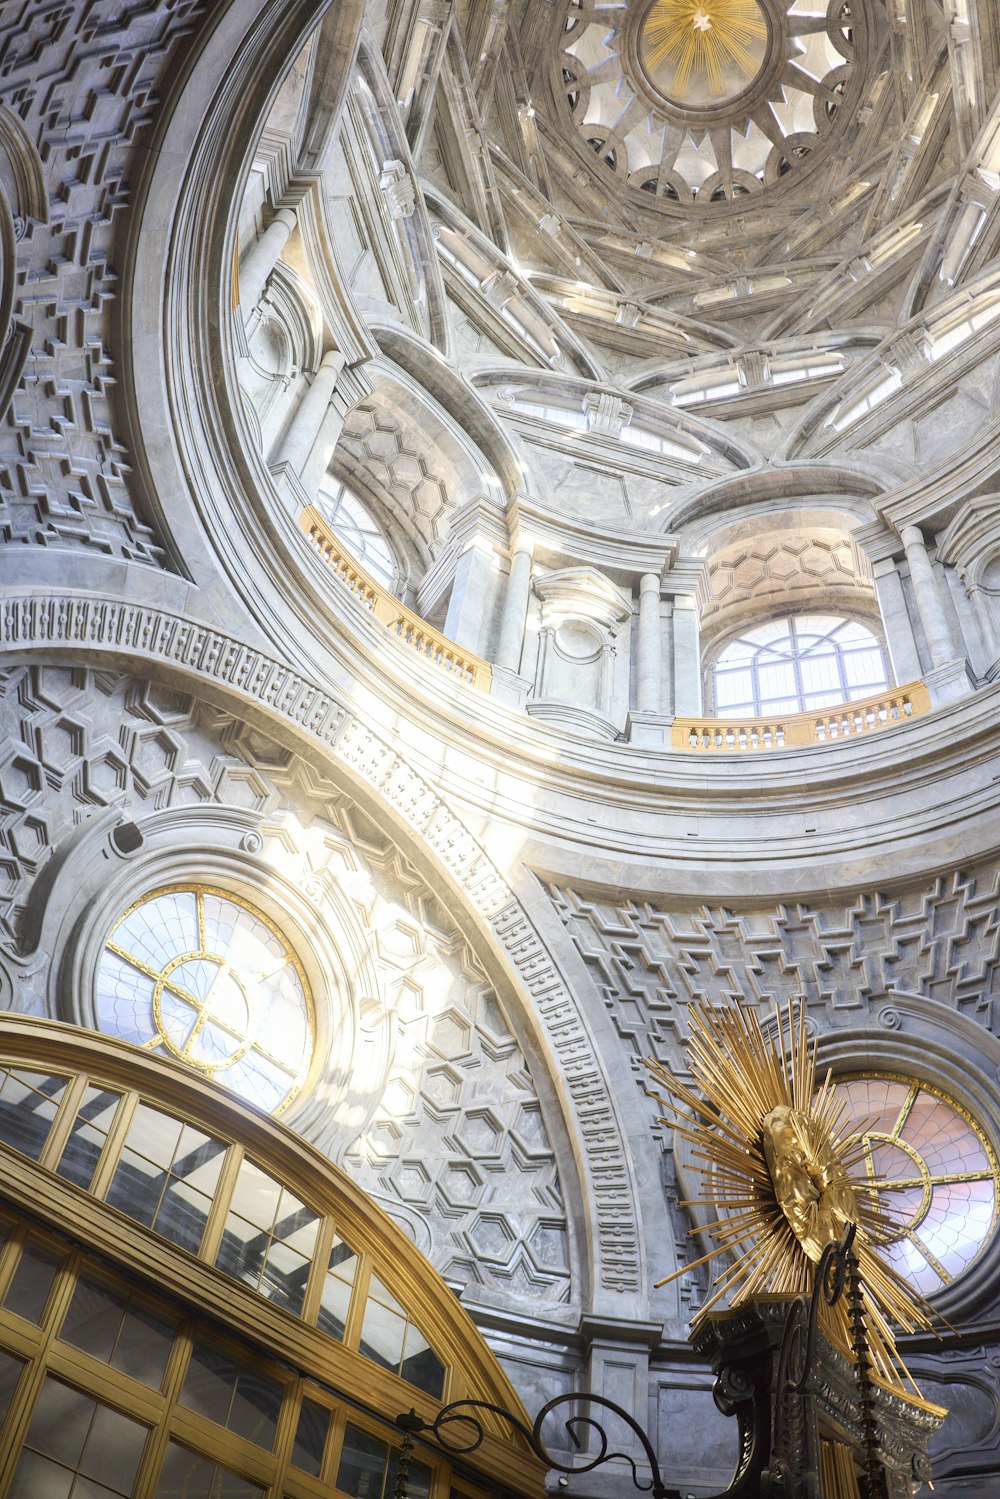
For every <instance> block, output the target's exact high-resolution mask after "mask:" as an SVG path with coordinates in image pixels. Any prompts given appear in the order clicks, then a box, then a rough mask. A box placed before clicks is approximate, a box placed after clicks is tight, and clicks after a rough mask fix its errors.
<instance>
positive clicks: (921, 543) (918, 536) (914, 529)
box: [899, 523, 927, 551]
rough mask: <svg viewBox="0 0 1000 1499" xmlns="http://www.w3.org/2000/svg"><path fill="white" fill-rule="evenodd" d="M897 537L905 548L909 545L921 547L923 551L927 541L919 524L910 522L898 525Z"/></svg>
mask: <svg viewBox="0 0 1000 1499" xmlns="http://www.w3.org/2000/svg"><path fill="white" fill-rule="evenodd" d="M899 539H900V541H901V542H902V543H903V546H904V547H906V548H907V549H909V548H910V547H923V549H924V551H926V550H927V542H926V540H925V539H924V533H923V531H921V529H920V527H919V526H915V525H913V524H912V523H911V524H910V525H906V526H900V528H899Z"/></svg>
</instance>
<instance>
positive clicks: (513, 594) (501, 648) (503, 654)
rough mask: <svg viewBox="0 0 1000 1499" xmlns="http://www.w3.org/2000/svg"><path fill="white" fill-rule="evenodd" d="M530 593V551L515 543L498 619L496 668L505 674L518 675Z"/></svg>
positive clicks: (523, 542) (528, 548)
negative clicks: (507, 672)
mask: <svg viewBox="0 0 1000 1499" xmlns="http://www.w3.org/2000/svg"><path fill="white" fill-rule="evenodd" d="M530 592H531V547H530V545H529V544H528V543H527V542H525V541H519V542H518V544H517V546H516V547H515V548H514V555H513V556H512V557H511V559H510V575H509V576H508V578H507V592H506V593H505V594H504V600H503V613H502V614H501V616H500V637H499V639H498V641H497V661H496V664H497V666H503V667H506V668H507V670H508V671H513V672H516V671H519V670H520V666H521V652H522V650H523V649H524V618H525V615H526V614H527V611H528V595H529V593H530Z"/></svg>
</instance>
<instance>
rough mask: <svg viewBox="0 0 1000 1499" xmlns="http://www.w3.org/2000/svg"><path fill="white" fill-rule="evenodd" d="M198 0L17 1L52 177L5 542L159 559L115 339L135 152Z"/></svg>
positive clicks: (33, 236) (12, 440) (2, 38)
mask: <svg viewBox="0 0 1000 1499" xmlns="http://www.w3.org/2000/svg"><path fill="white" fill-rule="evenodd" d="M201 8H202V6H201V0H157V3H138V4H131V5H129V6H121V5H119V4H118V3H117V0H87V3H83V4H63V5H48V6H9V7H7V8H6V11H5V15H4V19H3V21H2V22H0V55H2V56H3V60H4V94H5V99H6V101H7V103H8V104H9V105H10V107H11V108H12V109H13V110H14V112H15V113H16V114H17V115H18V117H19V118H20V120H21V122H22V124H23V126H24V128H25V130H26V132H27V134H28V135H29V136H30V138H31V139H32V140H33V141H34V143H35V145H36V147H37V150H38V154H39V157H40V158H41V160H42V162H43V163H44V171H45V174H46V177H47V181H48V192H49V205H48V223H47V224H42V223H40V222H38V221H37V220H36V221H29V222H26V223H25V224H24V229H23V236H22V238H21V240H20V242H19V244H18V247H17V286H16V291H15V302H14V316H15V318H17V319H19V320H21V321H23V322H25V323H28V324H30V325H31V328H32V338H31V349H30V352H29V355H28V359H27V363H26V366H25V369H24V373H23V375H22V378H21V381H20V384H19V386H18V388H17V391H16V394H15V397H14V400H13V403H12V406H11V408H10V410H9V411H8V413H7V414H6V416H5V417H4V418H3V420H2V421H0V492H2V500H0V540H2V541H11V540H13V541H17V542H21V543H24V542H29V543H33V544H35V545H43V546H44V545H49V544H52V543H55V544H57V545H59V546H68V545H71V546H84V547H92V548H95V549H97V550H99V551H100V552H102V553H103V554H105V555H112V556H119V557H126V558H132V559H134V560H138V561H141V562H146V563H154V564H159V561H160V558H161V555H162V553H161V550H160V548H159V547H158V546H157V544H156V538H155V537H154V535H153V533H152V531H151V530H150V529H149V527H148V526H146V525H144V524H143V523H142V522H141V521H140V520H139V519H138V517H137V515H136V513H135V509H134V507H133V503H132V499H131V497H130V495H129V492H128V489H127V476H128V473H129V456H128V454H127V452H126V451H125V450H124V448H123V447H122V444H121V442H120V439H119V438H118V437H116V436H115V434H114V431H113V423H112V412H111V407H110V402H109V396H110V392H111V390H112V388H113V385H114V381H115V378H116V371H115V366H114V361H113V359H112V357H111V353H110V321H111V304H112V301H113V298H114V297H115V295H116V293H117V285H118V274H119V271H120V267H119V266H118V264H117V263H116V253H117V246H118V245H119V244H120V243H121V231H122V227H123V220H124V219H125V218H126V216H127V214H128V208H129V204H130V199H131V192H132V183H131V182H130V180H129V174H130V171H132V170H133V169H134V168H133V163H134V162H135V161H136V160H141V159H142V155H143V153H142V152H141V150H140V149H139V148H140V147H141V146H142V143H143V140H144V137H145V136H146V134H147V131H148V128H149V126H150V124H151V121H152V119H153V114H154V108H155V104H156V102H157V93H158V91H160V87H161V81H162V79H163V77H164V75H165V73H166V72H167V70H168V69H169V67H170V64H171V58H172V54H173V52H174V50H175V47H176V44H177V43H178V41H179V40H180V39H181V38H182V37H183V36H185V35H186V34H187V33H188V32H189V31H190V29H191V23H192V21H193V19H194V18H195V16H196V15H197V14H198V12H199V11H200V10H201Z"/></svg>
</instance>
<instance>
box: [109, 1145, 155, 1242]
mask: <svg viewBox="0 0 1000 1499" xmlns="http://www.w3.org/2000/svg"><path fill="white" fill-rule="evenodd" d="M166 1180H167V1178H166V1174H165V1173H164V1172H163V1171H161V1170H159V1168H158V1167H157V1166H154V1165H153V1163H152V1162H151V1161H147V1160H146V1159H145V1158H144V1157H143V1156H140V1155H137V1154H136V1152H135V1151H134V1150H129V1149H128V1147H126V1148H125V1149H124V1150H123V1151H122V1154H121V1159H120V1160H119V1162H118V1165H117V1167H116V1169H115V1174H114V1179H113V1181H112V1183H111V1187H110V1189H109V1191H108V1202H109V1203H110V1205H111V1206H112V1207H113V1208H120V1209H121V1211H122V1212H123V1213H127V1214H128V1216H129V1217H130V1218H134V1219H135V1221H136V1222H137V1223H144V1224H145V1225H146V1227H147V1228H149V1227H150V1226H151V1225H152V1222H153V1219H154V1218H155V1217H156V1210H157V1208H158V1207H159V1205H160V1197H161V1195H162V1193H163V1188H164V1186H165V1184H166Z"/></svg>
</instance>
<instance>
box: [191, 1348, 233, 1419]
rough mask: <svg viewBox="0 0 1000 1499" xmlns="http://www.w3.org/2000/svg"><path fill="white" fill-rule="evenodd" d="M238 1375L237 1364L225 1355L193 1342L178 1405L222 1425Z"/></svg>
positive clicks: (226, 1417)
mask: <svg viewBox="0 0 1000 1499" xmlns="http://www.w3.org/2000/svg"><path fill="white" fill-rule="evenodd" d="M239 1372H240V1369H239V1364H238V1363H237V1362H236V1360H235V1359H232V1358H230V1357H229V1355H228V1354H227V1353H223V1352H221V1350H219V1349H218V1348H210V1347H209V1346H208V1344H206V1343H201V1342H197V1343H195V1345H194V1348H193V1349H192V1350H191V1362H190V1364H189V1365H188V1371H187V1374H186V1375H185V1378H184V1387H183V1389H182V1390H181V1394H180V1402H181V1405H186V1406H188V1408H189V1409H190V1410H193V1411H197V1412H198V1414H199V1415H201V1416H207V1417H208V1419H209V1420H210V1421H218V1423H219V1425H220V1426H225V1424H226V1422H227V1420H228V1418H229V1407H230V1405H231V1404H232V1399H233V1395H234V1393H235V1391H236V1381H237V1379H238V1378H239Z"/></svg>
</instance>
